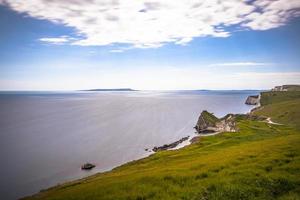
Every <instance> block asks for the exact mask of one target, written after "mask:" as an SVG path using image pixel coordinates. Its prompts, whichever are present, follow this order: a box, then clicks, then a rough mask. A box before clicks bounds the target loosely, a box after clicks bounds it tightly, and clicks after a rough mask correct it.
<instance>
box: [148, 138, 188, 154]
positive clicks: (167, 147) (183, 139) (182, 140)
mask: <svg viewBox="0 0 300 200" xmlns="http://www.w3.org/2000/svg"><path fill="white" fill-rule="evenodd" d="M189 137H190V136H187V137H183V138H181V139H180V140H178V141H176V142H173V143H171V144H165V145H163V146H160V147H154V148H153V149H152V151H154V152H158V151H163V150H168V149H173V148H175V147H177V146H178V145H179V144H180V143H182V142H184V141H186V140H188V139H189Z"/></svg>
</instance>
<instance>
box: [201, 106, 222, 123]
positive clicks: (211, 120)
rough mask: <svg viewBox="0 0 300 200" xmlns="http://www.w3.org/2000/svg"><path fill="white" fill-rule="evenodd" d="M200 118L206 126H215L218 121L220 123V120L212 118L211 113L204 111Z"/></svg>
mask: <svg viewBox="0 0 300 200" xmlns="http://www.w3.org/2000/svg"><path fill="white" fill-rule="evenodd" d="M201 116H202V118H203V120H204V121H205V122H206V123H207V124H208V126H215V125H216V123H217V122H218V121H220V119H218V118H217V117H216V116H214V114H213V113H210V112H208V111H206V110H204V111H203V112H202V113H201Z"/></svg>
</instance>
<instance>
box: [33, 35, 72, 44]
mask: <svg viewBox="0 0 300 200" xmlns="http://www.w3.org/2000/svg"><path fill="white" fill-rule="evenodd" d="M74 40H76V39H75V38H72V37H69V36H65V35H63V36H60V37H45V38H40V39H39V41H41V42H45V43H51V44H67V43H70V42H72V41H74Z"/></svg>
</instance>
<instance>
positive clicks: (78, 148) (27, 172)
mask: <svg viewBox="0 0 300 200" xmlns="http://www.w3.org/2000/svg"><path fill="white" fill-rule="evenodd" d="M259 92H260V91H256V90H241V91H208V90H191V91H188V90H187V91H102V92H97V91H93V92H91V91H64V92H61V91H60V92H54V91H51V92H43V91H39V92H36V91H35V92H31V91H26V92H24V91H22V92H18V91H14V92H9V91H8V92H0V158H1V170H0V199H7V200H10V199H11V200H14V199H19V198H21V197H24V196H28V195H32V194H34V193H37V192H39V191H40V190H43V189H46V188H49V187H53V186H55V185H58V184H62V183H65V182H68V181H72V180H76V179H80V178H84V177H87V176H90V175H93V174H96V173H99V172H104V171H108V170H111V169H113V168H114V167H117V166H119V165H122V164H124V163H126V162H129V161H132V160H137V159H140V158H143V157H146V156H149V155H150V154H152V153H153V152H149V150H151V149H152V148H153V147H154V146H160V145H163V144H169V143H172V142H174V141H177V140H179V139H181V138H182V137H185V136H190V137H191V138H192V137H193V136H194V135H195V130H194V128H193V127H194V126H195V124H196V122H197V119H198V117H199V115H200V113H201V111H202V110H207V111H209V112H212V113H214V114H215V115H216V116H218V117H222V116H224V115H226V114H227V113H247V112H249V111H250V110H251V109H252V108H253V107H252V106H249V105H245V100H246V98H247V96H249V95H255V94H259ZM145 149H149V150H148V151H146V150H145ZM86 162H90V163H93V164H95V165H96V167H95V168H94V169H92V170H90V171H83V170H81V165H83V164H84V163H86Z"/></svg>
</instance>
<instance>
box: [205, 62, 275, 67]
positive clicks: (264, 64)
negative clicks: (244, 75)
mask: <svg viewBox="0 0 300 200" xmlns="http://www.w3.org/2000/svg"><path fill="white" fill-rule="evenodd" d="M272 64H273V63H261V62H230V63H215V64H210V65H209V66H211V67H222V66H229V67H235V66H236V67H243V66H245V67H246V66H267V65H272Z"/></svg>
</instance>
